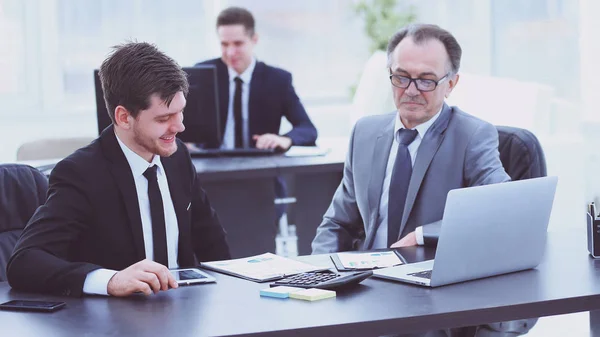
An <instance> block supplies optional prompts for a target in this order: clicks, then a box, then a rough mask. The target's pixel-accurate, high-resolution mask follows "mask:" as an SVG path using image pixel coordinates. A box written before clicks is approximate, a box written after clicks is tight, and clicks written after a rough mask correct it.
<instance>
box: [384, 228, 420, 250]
mask: <svg viewBox="0 0 600 337" xmlns="http://www.w3.org/2000/svg"><path fill="white" fill-rule="evenodd" d="M416 245H417V235H416V234H415V232H414V231H413V232H410V233H408V234H406V236H405V237H403V238H402V239H400V241H398V242H396V243H394V244H392V246H391V247H390V248H402V247H410V246H416Z"/></svg>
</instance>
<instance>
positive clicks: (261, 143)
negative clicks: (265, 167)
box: [252, 133, 292, 151]
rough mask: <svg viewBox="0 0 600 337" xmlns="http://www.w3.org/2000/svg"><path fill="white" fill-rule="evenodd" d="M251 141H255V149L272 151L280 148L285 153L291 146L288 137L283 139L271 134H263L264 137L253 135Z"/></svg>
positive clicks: (290, 140)
mask: <svg viewBox="0 0 600 337" xmlns="http://www.w3.org/2000/svg"><path fill="white" fill-rule="evenodd" d="M252 139H253V140H254V141H256V148H257V149H274V148H280V149H282V150H284V151H287V150H288V149H289V148H290V146H292V139H291V138H289V137H283V136H278V135H274V134H272V133H265V134H264V135H254V136H252Z"/></svg>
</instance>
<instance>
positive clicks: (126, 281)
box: [107, 260, 179, 296]
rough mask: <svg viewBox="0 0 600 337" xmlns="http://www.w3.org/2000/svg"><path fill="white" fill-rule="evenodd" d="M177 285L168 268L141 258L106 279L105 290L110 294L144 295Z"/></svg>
mask: <svg viewBox="0 0 600 337" xmlns="http://www.w3.org/2000/svg"><path fill="white" fill-rule="evenodd" d="M177 287H179V285H178V284H177V281H175V278H174V277H173V275H172V274H171V273H170V272H169V269H168V268H167V267H165V266H163V265H162V264H160V263H157V262H154V261H151V260H142V261H140V262H138V263H135V264H133V265H131V266H129V267H127V268H125V269H123V270H121V271H119V272H117V273H116V274H115V275H113V277H112V278H111V279H110V281H108V286H107V291H108V294H109V295H112V296H129V295H131V294H134V293H139V292H142V293H144V294H145V295H150V294H152V293H155V294H156V293H158V292H159V291H161V290H162V291H165V290H168V289H169V288H177Z"/></svg>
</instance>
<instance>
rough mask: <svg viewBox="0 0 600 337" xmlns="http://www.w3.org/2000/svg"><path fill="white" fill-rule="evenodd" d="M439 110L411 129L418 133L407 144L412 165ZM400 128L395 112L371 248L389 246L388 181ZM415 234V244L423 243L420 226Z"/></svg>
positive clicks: (390, 176) (400, 124)
mask: <svg viewBox="0 0 600 337" xmlns="http://www.w3.org/2000/svg"><path fill="white" fill-rule="evenodd" d="M441 111H442V110H441V109H440V111H438V112H437V113H436V114H435V115H434V116H433V117H432V118H431V119H430V120H428V121H427V122H425V123H423V124H419V125H417V126H416V127H415V128H414V129H413V130H417V132H418V134H417V136H416V137H415V140H413V142H412V143H410V145H408V152H409V153H410V159H411V161H412V165H413V166H414V165H415V159H416V158H417V152H418V151H419V145H421V141H423V137H425V133H427V130H429V128H430V127H431V125H432V124H433V123H434V122H435V121H436V120H437V119H438V117H439V116H440V112H441ZM400 129H405V127H404V124H402V121H401V120H400V116H399V114H396V122H395V123H394V141H393V142H392V148H391V149H390V154H389V157H388V162H387V166H386V169H385V177H384V178H383V188H382V189H381V199H380V201H379V215H378V217H377V223H378V224H379V226H378V227H377V233H375V239H374V241H373V249H377V248H389V247H388V244H387V242H388V198H389V194H390V181H391V180H392V171H393V169H394V163H395V162H396V154H397V153H398V144H399V141H398V131H399V130H400ZM415 234H416V236H417V244H419V245H422V244H423V228H422V227H421V226H419V227H417V228H416V230H415Z"/></svg>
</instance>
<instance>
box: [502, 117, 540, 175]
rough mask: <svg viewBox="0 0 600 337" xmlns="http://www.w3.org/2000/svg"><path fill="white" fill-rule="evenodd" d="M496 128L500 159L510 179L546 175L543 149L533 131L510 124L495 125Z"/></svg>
mask: <svg viewBox="0 0 600 337" xmlns="http://www.w3.org/2000/svg"><path fill="white" fill-rule="evenodd" d="M496 129H497V130H498V141H499V144H498V151H499V152H500V161H502V166H504V170H505V171H506V173H508V175H509V176H510V177H511V179H512V180H523V179H529V178H538V177H545V176H546V174H547V172H546V158H545V157H544V151H543V150H542V145H540V142H539V141H538V139H537V138H536V137H535V135H534V134H533V133H531V132H530V131H528V130H525V129H519V128H515V127H510V126H496Z"/></svg>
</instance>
